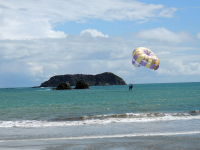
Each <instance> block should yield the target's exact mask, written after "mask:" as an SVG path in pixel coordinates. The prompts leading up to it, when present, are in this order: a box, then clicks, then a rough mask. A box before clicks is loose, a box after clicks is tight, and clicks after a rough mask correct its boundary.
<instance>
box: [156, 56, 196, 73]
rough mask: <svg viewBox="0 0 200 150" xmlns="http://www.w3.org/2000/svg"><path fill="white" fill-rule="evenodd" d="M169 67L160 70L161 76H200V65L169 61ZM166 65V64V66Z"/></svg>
mask: <svg viewBox="0 0 200 150" xmlns="http://www.w3.org/2000/svg"><path fill="white" fill-rule="evenodd" d="M167 64H168V66H167V67H166V68H165V67H163V68H160V69H159V70H158V74H159V75H169V76H182V75H186V76H187V75H200V63H199V62H196V63H187V64H183V61H180V60H169V61H168V63H167ZM165 65H166V64H165Z"/></svg>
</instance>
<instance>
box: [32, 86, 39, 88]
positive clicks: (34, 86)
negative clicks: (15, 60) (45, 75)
mask: <svg viewBox="0 0 200 150" xmlns="http://www.w3.org/2000/svg"><path fill="white" fill-rule="evenodd" d="M31 88H40V86H34V87H31Z"/></svg>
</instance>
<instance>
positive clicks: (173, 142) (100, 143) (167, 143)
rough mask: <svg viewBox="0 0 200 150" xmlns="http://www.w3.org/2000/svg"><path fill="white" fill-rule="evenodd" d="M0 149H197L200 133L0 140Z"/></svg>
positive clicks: (199, 142)
mask: <svg viewBox="0 0 200 150" xmlns="http://www.w3.org/2000/svg"><path fill="white" fill-rule="evenodd" d="M0 149H2V150H24V149H28V150H74V149H76V150H90V149H91V150H133V149H137V150H138V149H140V150H148V149H159V150H169V149H170V150H172V149H173V150H175V149H177V150H180V149H181V150H189V149H191V150H198V149H200V134H192V135H176V136H139V137H120V138H91V139H73V140H69V139H68V140H66V139H63V140H62V139H58V140H57V139H49V140H48V139H45V140H44V139H43V140H26V141H23V140H22V141H20V140H19V141H7V142H0Z"/></svg>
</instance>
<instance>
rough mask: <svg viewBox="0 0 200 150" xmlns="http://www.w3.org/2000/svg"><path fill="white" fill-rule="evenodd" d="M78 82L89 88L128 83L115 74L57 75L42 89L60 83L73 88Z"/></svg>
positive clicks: (43, 85)
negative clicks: (84, 83)
mask: <svg viewBox="0 0 200 150" xmlns="http://www.w3.org/2000/svg"><path fill="white" fill-rule="evenodd" d="M77 81H84V82H86V83H87V84H88V85H89V86H101V85H126V82H125V81H124V80H123V79H122V78H121V77H119V76H117V75H115V74H114V73H110V72H105V73H101V74H97V75H85V74H74V75H72V74H66V75H56V76H53V77H51V78H50V79H49V80H48V81H45V82H44V83H42V84H41V85H40V87H57V86H58V85H59V83H62V82H64V83H66V82H67V83H69V84H70V85H71V86H75V85H76V82H77Z"/></svg>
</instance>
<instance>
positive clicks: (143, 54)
mask: <svg viewBox="0 0 200 150" xmlns="http://www.w3.org/2000/svg"><path fill="white" fill-rule="evenodd" d="M132 57H133V58H132V64H133V65H134V66H135V67H141V66H144V67H146V68H148V69H154V71H155V70H158V68H159V65H160V60H159V58H158V57H157V56H156V55H155V54H154V53H153V52H152V51H151V50H150V49H148V48H146V47H138V48H136V49H135V50H134V51H133V53H132ZM130 85H132V84H130ZM131 89H132V88H131ZM129 90H130V86H129Z"/></svg>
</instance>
